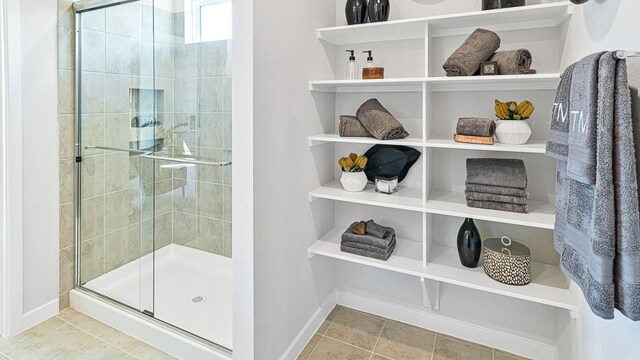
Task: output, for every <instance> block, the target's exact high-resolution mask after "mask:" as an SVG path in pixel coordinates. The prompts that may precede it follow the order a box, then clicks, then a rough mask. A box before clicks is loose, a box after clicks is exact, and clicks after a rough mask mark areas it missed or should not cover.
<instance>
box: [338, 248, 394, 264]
mask: <svg viewBox="0 0 640 360" xmlns="http://www.w3.org/2000/svg"><path fill="white" fill-rule="evenodd" d="M394 249H395V244H394V245H393V247H391V248H389V251H388V252H386V253H378V252H372V251H367V250H362V249H356V248H352V247H349V246H343V245H341V246H340V251H343V252H346V253H350V254H355V255H360V256H365V257H368V258H372V259H378V260H383V261H387V260H389V258H390V257H391V254H392V253H393V250H394Z"/></svg>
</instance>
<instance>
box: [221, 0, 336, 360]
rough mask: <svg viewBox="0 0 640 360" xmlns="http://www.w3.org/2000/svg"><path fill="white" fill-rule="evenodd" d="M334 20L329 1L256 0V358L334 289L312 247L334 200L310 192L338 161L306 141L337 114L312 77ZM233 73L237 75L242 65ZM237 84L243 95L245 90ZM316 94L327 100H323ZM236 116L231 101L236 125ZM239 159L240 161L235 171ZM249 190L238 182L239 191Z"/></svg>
mask: <svg viewBox="0 0 640 360" xmlns="http://www.w3.org/2000/svg"><path fill="white" fill-rule="evenodd" d="M276 3H277V5H274V4H276ZM334 22H335V9H334V7H333V5H332V4H329V3H327V2H326V1H306V0H305V1H299V0H280V1H277V2H274V1H268V0H262V1H254V2H253V34H254V36H253V75H254V78H253V134H254V141H253V153H254V154H253V155H254V158H253V171H254V177H253V180H254V187H253V191H254V198H253V199H254V207H253V216H254V234H255V235H254V257H255V262H254V267H255V268H254V280H255V287H254V289H255V308H254V309H255V359H258V360H262V359H267V360H273V359H277V358H279V357H280V356H281V355H282V354H283V352H284V351H285V349H286V348H287V347H288V346H289V345H290V343H291V342H292V341H293V339H294V338H295V336H296V335H297V334H298V332H299V331H300V330H301V329H302V328H303V327H304V325H305V324H306V323H307V321H308V320H309V318H310V317H311V316H312V315H313V314H314V312H315V311H316V310H317V309H318V307H319V306H320V304H321V303H322V302H323V301H324V300H325V299H326V297H327V296H328V295H329V293H330V291H331V289H332V283H331V278H332V275H331V274H332V267H331V266H330V263H329V262H326V261H313V262H310V261H309V259H308V258H307V255H306V253H307V248H308V247H309V245H310V244H311V243H312V242H313V241H315V240H317V236H318V234H321V233H323V232H325V231H327V230H329V229H330V228H331V227H332V221H333V218H332V216H331V217H329V216H328V215H329V214H330V213H331V211H330V208H328V206H332V205H331V204H318V205H316V204H312V206H311V207H310V206H309V203H308V197H307V193H308V192H309V190H311V189H313V188H314V187H317V186H319V184H320V183H321V181H326V180H327V179H328V178H333V167H326V166H316V164H315V162H316V161H323V159H325V158H327V156H328V153H327V151H328V149H318V150H317V152H316V150H314V153H313V155H312V153H311V150H310V149H309V147H308V146H307V144H306V141H307V140H306V139H307V136H309V135H311V134H313V133H319V132H321V131H322V123H323V122H328V121H333V114H322V113H320V114H319V113H318V110H317V109H323V108H333V107H332V106H325V105H324V104H332V102H333V97H332V96H331V95H320V96H318V97H315V98H314V97H313V96H312V94H311V93H310V92H309V90H308V81H309V80H311V79H322V78H328V77H330V76H332V72H331V68H330V64H329V62H328V61H327V55H326V54H325V52H324V51H323V49H322V47H321V46H319V45H318V44H319V43H318V40H317V39H316V37H315V29H316V28H318V27H323V26H331V25H333V24H334ZM235 40H237V38H236V39H235ZM234 58H237V53H236V52H235V50H234ZM233 78H234V81H235V79H236V78H237V74H236V73H235V72H234V74H233ZM234 86H235V82H234ZM234 91H237V92H235V93H234V94H239V96H240V97H243V96H244V95H243V93H244V92H243V91H242V90H241V89H236V88H234ZM236 101H242V100H241V99H238V98H237V97H234V105H235V102H236ZM316 102H320V103H321V104H322V105H321V106H316ZM237 116H238V113H237V112H235V108H234V126H235V122H236V119H237ZM238 120H239V121H243V120H242V119H238ZM233 130H234V146H235V145H236V144H237V145H238V146H240V147H242V146H243V145H242V140H241V139H239V141H236V139H238V138H237V137H236V136H239V137H240V138H241V137H242V134H238V133H237V132H236V128H235V127H234V129H233ZM235 154H236V150H235V148H234V156H235ZM331 161H332V162H333V159H332V160H331ZM238 165H239V164H238V163H237V162H236V163H235V164H234V169H237V166H238ZM318 171H326V172H324V173H318ZM234 176H236V174H234ZM234 184H235V183H234ZM242 191H243V189H242V188H237V187H236V188H234V196H235V194H237V193H238V192H242ZM234 208H235V204H234ZM323 214H326V216H324V215H323ZM314 215H315V216H314ZM239 216H240V218H238V217H237V216H236V213H234V219H236V221H237V223H238V224H240V223H242V214H239ZM234 235H235V234H234ZM237 251H242V249H238V247H237V246H236V244H235V243H234V256H235V254H237ZM314 260H315V259H314ZM235 355H236V354H234V357H235ZM243 359H244V358H243Z"/></svg>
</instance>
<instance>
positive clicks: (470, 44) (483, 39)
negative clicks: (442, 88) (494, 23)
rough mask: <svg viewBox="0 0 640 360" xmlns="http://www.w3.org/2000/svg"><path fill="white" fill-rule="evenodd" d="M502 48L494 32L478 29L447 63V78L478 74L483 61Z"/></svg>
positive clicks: (445, 65)
mask: <svg viewBox="0 0 640 360" xmlns="http://www.w3.org/2000/svg"><path fill="white" fill-rule="evenodd" d="M499 47H500V37H499V36H498V34H496V33H494V32H493V31H489V30H485V29H476V31H474V32H473V33H472V34H471V35H470V36H469V37H468V38H467V39H466V40H465V41H464V43H462V45H461V46H460V47H459V48H458V49H457V50H456V51H454V52H453V54H451V56H449V58H448V59H447V61H445V63H444V65H443V66H442V67H443V68H444V71H445V72H446V73H447V76H471V75H473V74H475V73H476V72H478V70H479V69H480V65H481V64H482V62H483V61H487V60H489V58H490V57H491V56H492V55H493V54H494V53H495V52H496V50H498V48H499Z"/></svg>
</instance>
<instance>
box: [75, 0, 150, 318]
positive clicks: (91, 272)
mask: <svg viewBox="0 0 640 360" xmlns="http://www.w3.org/2000/svg"><path fill="white" fill-rule="evenodd" d="M153 16H154V13H153V1H134V2H129V3H124V4H117V5H111V6H107V7H100V6H98V7H95V8H90V9H87V10H83V11H81V12H79V13H77V15H76V29H77V31H76V34H77V38H76V49H77V52H76V53H77V54H76V76H77V90H76V92H77V103H76V107H77V109H76V112H77V121H76V125H77V129H76V145H77V150H76V169H77V179H76V203H77V213H76V216H77V219H78V221H77V225H78V228H77V240H76V245H77V254H78V255H77V282H78V285H81V286H83V287H84V288H86V289H89V290H92V291H94V292H96V293H98V294H100V295H103V296H106V297H109V298H111V299H113V300H116V301H118V302H120V303H123V304H125V305H127V306H130V307H132V308H135V309H137V310H139V311H141V312H144V313H146V314H149V315H152V314H153V312H154V301H153V288H154V279H153V268H154V266H153V261H154V258H153V256H154V250H155V248H154V246H155V245H154V239H153V234H152V233H150V232H149V231H148V229H146V228H145V227H146V226H147V225H146V221H148V219H149V215H148V213H149V209H150V208H152V207H153V205H150V203H151V204H152V203H153V201H154V199H153V194H152V192H153V190H152V189H149V187H148V182H147V181H146V179H147V178H148V175H147V174H146V172H147V171H148V170H147V169H146V168H145V159H143V158H142V155H143V154H146V153H148V152H149V151H153V150H154V146H155V144H154V143H153V139H154V137H153V132H154V121H155V119H154V114H155V113H156V109H155V107H156V106H157V102H158V101H159V98H158V95H157V93H156V91H155V76H154V71H155V63H154V57H155V49H154V43H155V42H154V29H153V23H154V21H153Z"/></svg>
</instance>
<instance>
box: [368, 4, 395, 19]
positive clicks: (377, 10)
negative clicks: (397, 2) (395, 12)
mask: <svg viewBox="0 0 640 360" xmlns="http://www.w3.org/2000/svg"><path fill="white" fill-rule="evenodd" d="M390 11H391V4H389V0H369V21H370V22H379V21H387V20H389V12H390Z"/></svg>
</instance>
